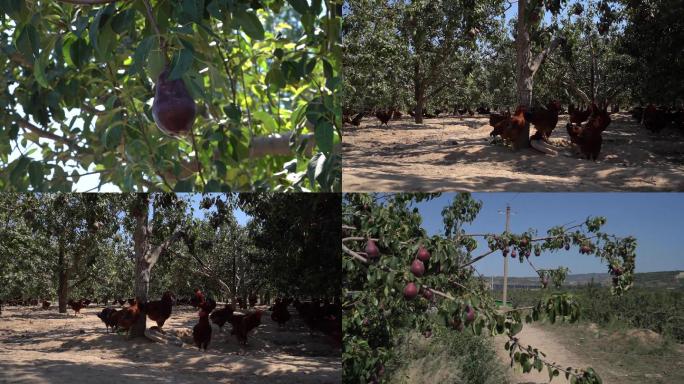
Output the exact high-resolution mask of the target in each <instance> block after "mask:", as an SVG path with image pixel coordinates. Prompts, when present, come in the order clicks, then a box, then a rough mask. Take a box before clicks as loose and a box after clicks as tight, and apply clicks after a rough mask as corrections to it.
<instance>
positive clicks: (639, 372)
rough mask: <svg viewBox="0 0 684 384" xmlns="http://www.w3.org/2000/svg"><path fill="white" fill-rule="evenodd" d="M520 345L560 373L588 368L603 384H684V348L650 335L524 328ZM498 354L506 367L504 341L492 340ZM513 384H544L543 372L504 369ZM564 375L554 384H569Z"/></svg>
mask: <svg viewBox="0 0 684 384" xmlns="http://www.w3.org/2000/svg"><path fill="white" fill-rule="evenodd" d="M517 336H518V337H519V339H520V342H521V343H522V344H523V345H525V346H526V345H532V346H533V347H535V348H539V350H540V351H542V352H544V353H545V354H546V358H547V359H548V360H550V361H552V362H557V363H558V364H560V365H562V366H563V367H568V366H571V367H573V368H587V367H592V368H594V370H596V372H597V373H598V374H599V375H600V376H601V379H602V380H603V383H606V384H611V383H619V384H641V383H653V384H666V383H682V382H684V373H683V372H684V345H681V344H676V343H672V342H668V341H666V340H664V339H663V338H662V337H661V336H660V335H658V334H657V333H655V332H652V331H649V330H638V329H630V330H624V331H615V330H603V329H600V328H599V327H597V326H596V324H583V323H579V324H546V323H530V324H525V326H524V327H523V330H522V331H521V332H520V333H519V334H518V335H517ZM495 340H496V348H497V353H499V356H500V357H501V360H502V361H503V362H504V363H505V364H506V365H507V366H509V367H510V365H509V363H510V358H509V356H508V352H507V351H506V350H505V349H504V348H503V345H504V343H505V342H506V338H505V337H502V336H499V337H497V338H496V339H495ZM507 376H508V379H509V382H510V383H513V384H541V383H548V382H549V376H548V372H547V370H546V368H544V370H542V372H537V371H532V372H530V373H527V374H524V373H522V372H517V371H514V370H513V369H510V368H509V369H508V372H507ZM567 382H568V380H566V379H565V375H564V374H563V373H561V375H560V376H558V377H555V378H554V379H553V381H552V383H567Z"/></svg>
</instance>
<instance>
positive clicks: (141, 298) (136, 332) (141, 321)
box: [130, 193, 183, 338]
mask: <svg viewBox="0 0 684 384" xmlns="http://www.w3.org/2000/svg"><path fill="white" fill-rule="evenodd" d="M136 198H137V199H138V204H137V206H138V208H139V209H138V210H137V212H135V213H136V216H135V232H133V242H134V245H133V249H134V252H135V260H136V263H135V286H134V291H135V299H136V300H137V301H138V303H139V304H145V303H147V298H148V297H147V295H148V292H149V288H150V273H151V271H152V267H154V265H155V264H157V261H158V260H159V256H160V255H161V253H162V251H164V250H165V249H166V248H168V247H169V246H170V245H171V244H173V243H174V242H175V241H176V240H178V239H180V237H181V236H182V235H183V232H182V231H175V232H174V233H173V235H171V237H170V238H168V239H166V240H165V241H164V242H163V243H161V244H159V245H157V246H155V247H151V246H150V243H149V235H150V232H151V231H152V229H151V228H150V225H149V223H148V210H149V202H150V197H149V194H147V193H139V194H137V196H136ZM146 324H147V316H145V315H144V314H141V315H140V317H139V318H138V321H137V322H136V323H135V324H134V325H133V327H131V331H130V337H131V338H133V337H144V336H145V328H146V326H147V325H146Z"/></svg>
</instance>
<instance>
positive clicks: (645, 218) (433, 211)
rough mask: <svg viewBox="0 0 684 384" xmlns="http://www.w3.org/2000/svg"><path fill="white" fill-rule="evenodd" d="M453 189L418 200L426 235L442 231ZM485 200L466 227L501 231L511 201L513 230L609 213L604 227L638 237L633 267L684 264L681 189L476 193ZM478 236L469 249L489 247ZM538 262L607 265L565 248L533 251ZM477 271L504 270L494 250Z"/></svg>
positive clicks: (581, 267) (591, 268) (524, 271)
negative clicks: (607, 191)
mask: <svg viewBox="0 0 684 384" xmlns="http://www.w3.org/2000/svg"><path fill="white" fill-rule="evenodd" d="M453 196H454V194H443V195H442V196H440V197H439V198H438V199H434V200H431V201H429V202H424V203H421V204H418V205H417V206H418V209H419V210H420V213H421V215H422V217H423V228H425V229H426V230H427V231H428V233H429V234H430V235H433V234H439V233H443V231H444V226H443V223H442V217H441V211H442V208H443V207H444V206H446V205H448V204H450V202H451V200H452V199H453ZM473 197H474V198H475V199H477V200H480V201H482V202H483V206H482V210H481V211H480V215H479V216H478V217H477V219H476V220H475V221H474V222H473V223H472V224H470V225H467V226H466V227H465V230H466V232H469V233H483V232H484V233H491V232H503V230H504V225H505V214H504V212H505V210H506V204H507V203H508V204H510V205H511V212H512V215H511V231H512V232H517V233H519V232H524V231H525V230H527V229H529V228H536V229H537V230H538V231H539V234H540V235H542V234H545V233H546V230H547V229H548V228H550V227H552V226H554V225H562V224H567V223H569V222H574V223H581V222H583V221H584V220H585V219H586V218H587V217H588V216H604V217H606V219H607V222H606V225H605V226H604V227H603V231H604V232H607V233H612V234H615V235H617V236H620V237H625V236H629V235H632V236H634V237H636V238H637V242H638V247H637V261H636V270H637V272H655V271H667V270H684V247H683V246H682V240H683V239H684V193H474V194H473ZM487 250H488V248H487V247H486V244H485V243H484V242H482V243H481V244H480V246H478V249H477V250H475V251H474V252H473V254H474V255H479V254H482V253H484V252H485V251H487ZM513 261H515V262H513V263H509V272H510V275H511V276H533V275H534V273H533V271H532V270H531V268H530V267H529V265H528V264H527V263H523V264H520V263H519V262H517V260H513ZM533 262H534V264H535V266H537V268H539V267H542V268H556V267H559V266H566V267H568V268H570V273H592V272H598V273H605V272H606V267H605V265H603V264H602V263H601V262H600V260H599V259H598V258H596V257H594V256H591V255H589V256H587V255H581V254H579V252H578V251H577V250H576V249H574V248H571V249H570V251H568V252H565V251H563V252H556V253H544V254H542V256H541V257H538V258H536V257H533ZM476 268H477V269H478V271H480V273H482V274H484V275H487V276H491V275H497V276H499V275H502V274H503V258H502V257H501V254H500V253H494V254H492V255H490V256H488V257H486V258H484V259H483V260H481V261H480V262H478V263H477V264H476Z"/></svg>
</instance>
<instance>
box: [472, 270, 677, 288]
mask: <svg viewBox="0 0 684 384" xmlns="http://www.w3.org/2000/svg"><path fill="white" fill-rule="evenodd" d="M484 279H485V280H486V281H487V282H491V281H492V277H491V276H488V277H485V278H484ZM592 279H593V281H594V284H600V285H606V286H607V285H610V284H611V279H612V276H611V275H609V274H608V273H582V274H577V275H568V277H567V279H566V280H565V284H564V286H566V287H577V286H584V285H587V284H589V283H591V281H592ZM502 284H503V276H495V277H494V290H500V289H502V288H501V287H502ZM634 286H635V287H640V288H670V289H684V271H664V272H644V273H637V274H636V276H635V280H634ZM508 287H509V289H516V288H538V287H539V278H538V277H536V276H534V277H509V278H508Z"/></svg>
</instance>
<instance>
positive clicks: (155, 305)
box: [142, 291, 176, 333]
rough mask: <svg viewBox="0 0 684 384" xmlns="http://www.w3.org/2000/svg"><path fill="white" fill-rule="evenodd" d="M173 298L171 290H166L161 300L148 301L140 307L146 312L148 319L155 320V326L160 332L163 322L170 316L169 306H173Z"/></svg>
mask: <svg viewBox="0 0 684 384" xmlns="http://www.w3.org/2000/svg"><path fill="white" fill-rule="evenodd" d="M175 298H176V297H175V296H174V294H173V293H172V292H170V291H166V292H164V295H163V296H162V298H161V300H159V301H150V302H148V303H147V304H145V305H144V306H143V307H142V309H143V312H145V313H146V314H147V316H148V317H149V318H150V320H152V321H155V322H157V327H158V328H159V331H160V332H162V333H163V331H162V327H163V326H164V322H166V320H167V319H168V318H169V317H171V308H172V307H173V302H174V300H175Z"/></svg>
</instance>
